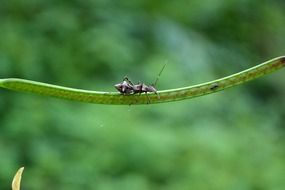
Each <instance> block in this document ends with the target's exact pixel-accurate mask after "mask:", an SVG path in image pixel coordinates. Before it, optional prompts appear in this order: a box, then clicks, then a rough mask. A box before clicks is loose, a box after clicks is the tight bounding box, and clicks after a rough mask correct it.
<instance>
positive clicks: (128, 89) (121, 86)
mask: <svg viewBox="0 0 285 190" xmlns="http://www.w3.org/2000/svg"><path fill="white" fill-rule="evenodd" d="M165 66H166V64H164V65H163V67H162V69H161V70H160V72H159V74H158V76H157V77H156V80H155V82H154V83H153V84H152V85H149V86H148V85H146V84H145V83H141V82H139V83H138V84H133V83H132V81H130V80H129V78H128V77H127V76H125V77H124V79H123V82H121V83H118V84H115V85H114V86H115V88H116V89H117V90H118V91H119V92H120V93H121V94H123V95H131V94H141V93H146V94H147V93H148V92H154V93H155V94H157V96H158V98H160V97H159V94H158V93H157V90H156V88H155V86H156V84H157V82H158V80H159V77H160V75H161V73H162V71H163V70H164V68H165ZM148 99H149V97H148Z"/></svg>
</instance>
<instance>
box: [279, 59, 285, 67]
mask: <svg viewBox="0 0 285 190" xmlns="http://www.w3.org/2000/svg"><path fill="white" fill-rule="evenodd" d="M280 62H281V63H282V64H283V65H285V57H281V59H280Z"/></svg>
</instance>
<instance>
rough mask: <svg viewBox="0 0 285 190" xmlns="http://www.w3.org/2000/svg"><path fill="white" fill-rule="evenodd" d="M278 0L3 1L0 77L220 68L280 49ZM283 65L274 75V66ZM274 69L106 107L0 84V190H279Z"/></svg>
mask: <svg viewBox="0 0 285 190" xmlns="http://www.w3.org/2000/svg"><path fill="white" fill-rule="evenodd" d="M284 7H285V3H284V2H283V1H269V0H265V1H262V2H261V1H258V0H252V1H232V0H229V1H218V0H212V1H211V2H209V1H198V0H193V1H190V2H189V1H186V0H177V1H151V0H137V1H132V0H125V1H120V2H119V1H118V2H114V1H108V0H105V1H103V0H85V1H79V0H62V1H55V0H50V1H44V0H30V1H21V0H10V1H4V2H1V6H0V31H1V35H0V78H9V77H17V78H25V79H30V80H36V81H41V82H47V83H52V84H57V85H63V86H69V87H75V88H82V89H90V90H102V91H115V89H114V87H113V85H114V84H115V83H118V82H120V81H121V80H122V78H123V76H124V75H128V76H129V78H130V79H132V81H135V82H136V81H144V82H146V83H148V84H150V83H152V82H153V81H154V80H155V78H156V76H157V74H158V72H159V70H160V68H161V66H162V65H163V64H164V63H165V61H167V62H168V64H167V67H166V68H165V70H164V72H163V74H162V76H161V78H160V81H159V83H158V86H157V88H158V89H168V88H176V87H181V86H186V85H189V84H191V83H192V84H197V83H201V82H206V81H209V80H213V79H216V78H220V77H223V76H226V75H229V74H232V73H235V72H238V71H241V70H244V69H246V68H249V67H251V66H254V65H256V64H257V63H261V62H263V61H266V60H269V59H271V58H273V57H277V56H280V55H283V54H284V49H285V38H284V33H285V27H284V21H285V20H284V18H285V12H284ZM283 72H284V71H283ZM283 72H282V71H281V72H278V73H275V74H273V75H270V76H267V77H265V78H261V79H258V80H256V81H254V82H251V83H249V84H246V85H243V86H241V87H237V88H233V89H231V90H227V91H224V92H220V93H217V94H213V95H209V96H205V97H202V98H198V99H193V100H189V101H183V102H174V103H167V104H157V105H147V106H106V105H93V104H84V103H74V102H70V101H65V100H59V99H54V98H47V97H41V96H34V95H31V94H21V93H15V92H11V91H6V90H3V89H0V155H1V156H0V168H1V169H0V189H11V188H10V186H11V178H12V176H13V174H14V172H15V171H16V170H17V169H18V168H19V167H22V166H25V176H24V178H23V180H22V183H21V187H22V188H23V189H31V190H44V189H58V190H59V189H61V190H65V189H66V190H78V189H80V190H81V189H100V190H109V189H118V190H120V189H122V190H127V189H131V190H149V189H158V190H159V189H163V190H172V189H213V190H223V189H225V190H226V189H239V190H240V189H245V190H246V189H273V190H278V189H282V188H283V187H284V186H285V180H284V175H285V172H284V171H285V164H284V163H285V149H284V146H285V140H284V139H285V138H284V135H285V134H284V123H285V119H284V118H285V117H284V115H285V109H284V108H285V101H284V97H285V80H284V73H283Z"/></svg>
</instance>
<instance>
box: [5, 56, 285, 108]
mask: <svg viewBox="0 0 285 190" xmlns="http://www.w3.org/2000/svg"><path fill="white" fill-rule="evenodd" d="M284 66H285V56H283V57H278V58H275V59H272V60H269V61H267V62H265V63H262V64H260V65H257V66H255V67H252V68H250V69H247V70H245V71H242V72H239V73H236V74H233V75H230V76H228V77H225V78H221V79H218V80H213V81H210V82H207V83H203V84H198V85H194V86H188V87H184V88H177V89H170V90H163V91H158V93H159V97H160V98H158V96H157V95H156V94H154V93H148V94H141V95H138V94H135V95H121V94H119V93H117V92H99V91H87V90H80V89H75V88H67V87H62V86H57V85H51V84H46V83H41V82H35V81H30V80H24V79H13V78H10V79H0V87H2V88H6V89H10V90H15V91H20V92H31V93H35V94H41V95H45V96H53V97H57V98H63V99H69V100H73V101H81V102H87V103H96V104H113V105H119V104H121V105H122V104H125V105H131V104H132V105H134V104H155V103H164V102H172V101H178V100H183V99H190V98H194V97H198V96H203V95H206V94H211V93H214V92H218V91H221V90H224V89H227V88H230V87H233V86H236V85H238V84H242V83H245V82H247V81H250V80H253V79H256V78H258V77H261V76H264V75H266V74H269V73H272V72H274V71H277V70H279V69H281V68H282V67H284Z"/></svg>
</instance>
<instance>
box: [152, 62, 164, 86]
mask: <svg viewBox="0 0 285 190" xmlns="http://www.w3.org/2000/svg"><path fill="white" fill-rule="evenodd" d="M166 64H167V62H166V63H165V64H164V65H163V67H162V68H161V70H160V72H159V74H158V75H157V77H156V79H155V82H154V83H153V85H152V86H153V87H155V86H156V84H157V82H158V80H159V78H160V75H161V73H162V71H163V70H164V68H165V66H166Z"/></svg>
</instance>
